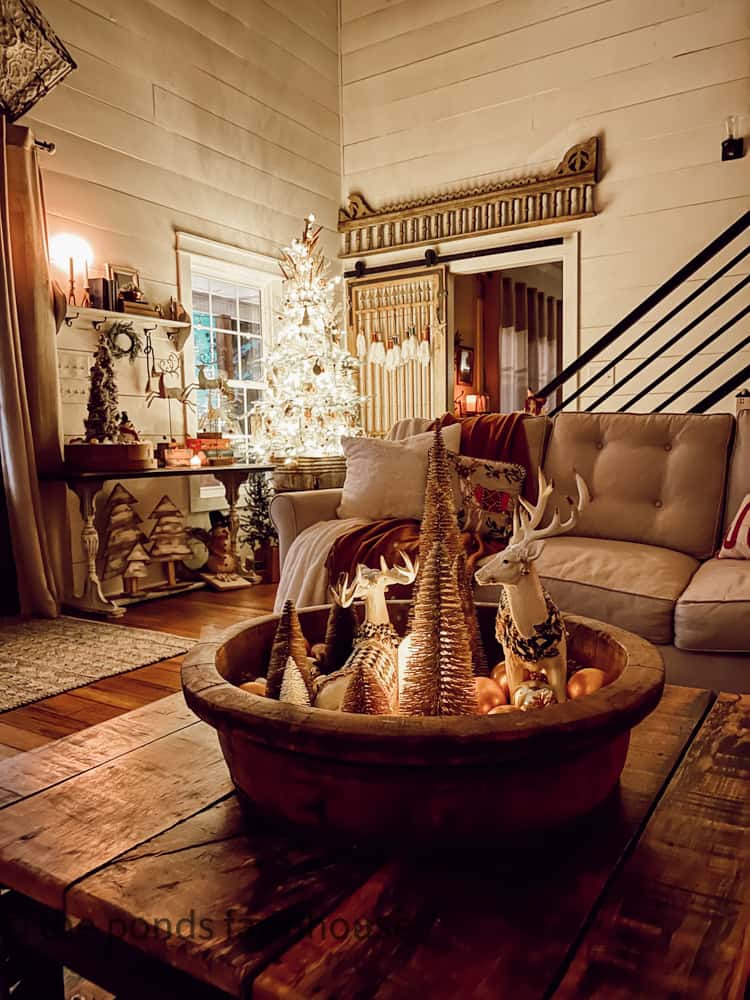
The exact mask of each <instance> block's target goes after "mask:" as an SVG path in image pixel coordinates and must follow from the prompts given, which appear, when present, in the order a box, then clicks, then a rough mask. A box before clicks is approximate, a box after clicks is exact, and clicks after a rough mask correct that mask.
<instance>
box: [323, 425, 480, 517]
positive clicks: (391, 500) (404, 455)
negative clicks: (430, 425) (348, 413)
mask: <svg viewBox="0 0 750 1000" xmlns="http://www.w3.org/2000/svg"><path fill="white" fill-rule="evenodd" d="M433 440H434V435H433V432H432V431H428V432H427V433H426V434H415V435H414V437H410V438H404V440H403V441H382V440H381V439H380V438H342V439H341V445H342V447H343V449H344V455H346V480H345V481H344V489H343V493H342V496H341V505H340V507H339V509H338V511H337V513H338V516H339V517H342V518H343V517H366V518H370V519H371V520H373V521H376V520H379V519H380V518H383V517H413V518H416V519H417V520H420V519H421V517H422V508H423V507H424V489H425V480H426V479H427V454H428V452H429V450H430V448H431V447H432V442H433ZM443 441H444V442H445V447H446V448H447V449H448V451H454V452H457V451H458V449H459V448H460V446H461V425H460V424H451V426H450V427H444V428H443Z"/></svg>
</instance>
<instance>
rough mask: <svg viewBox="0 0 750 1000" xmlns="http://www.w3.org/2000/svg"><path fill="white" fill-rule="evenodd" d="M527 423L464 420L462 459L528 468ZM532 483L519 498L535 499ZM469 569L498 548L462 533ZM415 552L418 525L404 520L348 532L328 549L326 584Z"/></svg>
mask: <svg viewBox="0 0 750 1000" xmlns="http://www.w3.org/2000/svg"><path fill="white" fill-rule="evenodd" d="M526 419H528V414H525V413H481V414H479V415H478V416H475V417H465V418H464V419H463V421H462V422H461V454H462V455H468V456H470V457H471V458H486V459H488V460H490V461H495V462H515V463H517V464H518V465H522V466H523V467H524V468H525V469H528V467H529V451H528V446H527V443H526V435H525V434H524V432H523V429H522V427H521V424H522V423H523V421H524V420H526ZM456 422H457V420H456V418H455V417H454V416H452V415H451V414H450V413H446V414H445V416H443V417H441V418H440V426H441V427H448V426H450V424H455V423H456ZM536 492H537V484H536V482H535V481H534V482H531V481H530V480H527V482H526V483H524V496H526V497H528V499H530V500H532V501H533V500H535V499H536ZM462 540H463V543H464V548H465V550H466V554H467V556H468V565H469V568H470V569H472V571H473V568H474V566H475V565H476V563H477V562H478V561H479V560H480V559H481V558H482V557H484V556H486V555H490V554H492V553H493V552H498V551H499V550H500V548H501V546H500V545H499V544H498V543H496V542H488V541H486V540H485V539H483V538H480V537H479V536H478V535H477V534H475V533H473V532H469V531H465V532H464V533H463V535H462ZM418 551H419V521H415V520H413V519H411V518H405V517H400V518H399V517H389V518H385V519H383V520H381V521H371V522H370V523H369V524H365V525H363V526H362V527H361V528H353V529H352V530H351V531H348V532H347V533H346V534H345V535H341V536H340V537H339V538H338V539H337V540H336V541H335V542H334V543H333V545H332V546H331V551H330V552H329V553H328V559H327V560H326V568H327V569H328V579H329V580H330V581H331V582H332V583H335V582H336V580H338V578H339V576H340V575H341V574H342V573H347V574H348V575H349V579H352V578H353V577H354V574H355V572H356V570H357V565H358V564H360V563H361V564H363V565H365V566H372V567H377V566H378V565H379V564H380V557H381V556H383V557H384V558H385V561H386V562H387V563H389V564H390V563H393V562H395V561H396V560H397V559H398V553H399V552H406V553H407V555H409V556H411V558H412V559H414V558H416V556H417V552H418ZM410 592H411V587H401V586H396V587H391V588H390V590H389V593H390V595H391V596H392V597H394V598H398V597H406V596H408V595H409V594H410Z"/></svg>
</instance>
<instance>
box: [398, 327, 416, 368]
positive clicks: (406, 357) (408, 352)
mask: <svg viewBox="0 0 750 1000" xmlns="http://www.w3.org/2000/svg"><path fill="white" fill-rule="evenodd" d="M417 354H418V346H417V338H416V337H415V336H414V329H413V328H411V327H410V328H409V336H408V337H407V338H406V340H405V341H404V342H403V344H402V345H401V360H402V361H404V362H406V361H416V360H417Z"/></svg>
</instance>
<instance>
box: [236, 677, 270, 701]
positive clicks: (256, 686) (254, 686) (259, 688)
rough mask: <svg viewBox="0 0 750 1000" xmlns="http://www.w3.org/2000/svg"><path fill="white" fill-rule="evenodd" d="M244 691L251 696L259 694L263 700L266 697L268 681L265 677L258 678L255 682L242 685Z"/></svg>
mask: <svg viewBox="0 0 750 1000" xmlns="http://www.w3.org/2000/svg"><path fill="white" fill-rule="evenodd" d="M240 687H241V688H242V690H243V691H249V692H250V694H257V695H259V696H260V697H261V698H265V696H266V679H265V677H258V678H257V680H254V681H246V682H245V683H244V684H240Z"/></svg>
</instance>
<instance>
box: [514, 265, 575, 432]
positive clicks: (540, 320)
mask: <svg viewBox="0 0 750 1000" xmlns="http://www.w3.org/2000/svg"><path fill="white" fill-rule="evenodd" d="M560 307H561V303H560V300H559V299H556V298H553V297H551V296H549V295H545V294H544V292H540V291H538V290H537V289H536V288H532V287H528V286H527V285H526V284H525V283H524V282H521V281H514V280H513V279H512V278H503V279H502V281H501V284H500V317H501V319H500V412H501V413H512V412H514V411H515V410H523V408H524V402H525V400H526V394H527V391H528V389H529V388H531V389H532V390H533V391H534V392H538V391H539V389H541V388H542V387H543V386H545V385H546V384H547V383H548V382H549V381H551V380H552V379H553V378H554V376H555V375H556V374H557V370H558V334H559V331H560V327H561V308H560Z"/></svg>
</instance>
